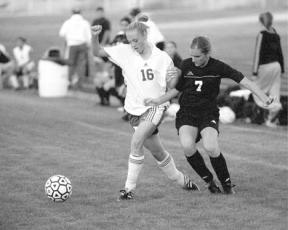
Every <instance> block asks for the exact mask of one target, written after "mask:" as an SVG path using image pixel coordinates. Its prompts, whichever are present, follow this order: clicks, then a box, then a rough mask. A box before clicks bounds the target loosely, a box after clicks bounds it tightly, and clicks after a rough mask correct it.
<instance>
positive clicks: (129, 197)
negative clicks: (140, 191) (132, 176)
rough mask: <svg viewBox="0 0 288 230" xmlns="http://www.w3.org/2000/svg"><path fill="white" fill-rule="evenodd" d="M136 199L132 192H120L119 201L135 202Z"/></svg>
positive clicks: (123, 190)
mask: <svg viewBox="0 0 288 230" xmlns="http://www.w3.org/2000/svg"><path fill="white" fill-rule="evenodd" d="M133 199H134V193H133V192H132V191H130V192H127V191H126V190H125V189H122V190H120V196H119V199H118V200H119V201H120V200H133Z"/></svg>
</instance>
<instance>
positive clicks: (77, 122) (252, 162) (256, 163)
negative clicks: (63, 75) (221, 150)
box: [74, 121, 288, 171]
mask: <svg viewBox="0 0 288 230" xmlns="http://www.w3.org/2000/svg"><path fill="white" fill-rule="evenodd" d="M74 123H76V124H77V125H80V126H82V127H85V128H89V129H92V130H97V131H101V132H106V133H110V134H113V135H119V134H121V135H122V136H126V137H131V134H129V133H127V132H123V131H119V130H114V129H110V128H102V127H99V126H96V125H93V124H89V123H86V122H81V121H76V122H74ZM163 142H165V144H167V145H169V146H170V147H174V148H175V147H176V148H179V147H180V144H176V143H175V142H174V141H172V140H169V139H163ZM226 156H227V157H228V158H231V159H232V160H237V161H243V162H245V163H249V164H254V165H261V166H265V167H269V168H274V169H279V170H286V171H288V167H287V166H285V165H278V164H277V165H276V164H271V163H269V162H265V161H262V160H252V159H249V158H247V157H242V156H236V155H232V154H226Z"/></svg>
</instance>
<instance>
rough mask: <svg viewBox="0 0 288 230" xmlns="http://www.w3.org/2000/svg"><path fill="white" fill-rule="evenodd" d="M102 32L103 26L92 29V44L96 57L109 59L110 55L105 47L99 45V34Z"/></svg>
mask: <svg viewBox="0 0 288 230" xmlns="http://www.w3.org/2000/svg"><path fill="white" fill-rule="evenodd" d="M101 30H102V26H100V25H95V26H92V27H91V33H92V42H93V46H92V47H93V48H92V50H93V54H94V55H95V56H101V57H109V54H108V53H106V52H105V50H104V49H103V47H102V46H101V45H100V43H99V34H100V32H101Z"/></svg>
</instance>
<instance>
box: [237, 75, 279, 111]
mask: <svg viewBox="0 0 288 230" xmlns="http://www.w3.org/2000/svg"><path fill="white" fill-rule="evenodd" d="M239 84H240V85H241V86H243V87H245V88H246V89H249V90H250V91H251V92H252V93H253V94H255V95H256V96H257V97H258V98H259V99H260V100H261V101H262V102H263V106H266V107H267V106H269V105H270V104H272V102H273V101H274V99H273V98H271V97H269V96H267V95H266V94H265V93H264V92H263V91H262V90H261V89H260V88H259V87H258V86H257V85H256V84H255V83H254V82H252V81H250V80H249V79H248V78H246V77H244V78H243V79H242V80H241V81H240V82H239Z"/></svg>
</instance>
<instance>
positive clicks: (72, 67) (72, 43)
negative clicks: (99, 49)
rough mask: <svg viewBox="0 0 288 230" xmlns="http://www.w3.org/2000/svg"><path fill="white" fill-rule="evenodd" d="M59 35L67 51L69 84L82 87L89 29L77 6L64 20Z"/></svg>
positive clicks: (89, 36)
mask: <svg viewBox="0 0 288 230" xmlns="http://www.w3.org/2000/svg"><path fill="white" fill-rule="evenodd" d="M59 35H60V37H63V38H64V39H65V42H66V47H67V51H68V60H69V81H70V86H72V87H76V88H77V87H82V81H83V79H84V76H85V72H86V61H87V56H88V50H89V49H90V46H91V30H90V24H89V22H88V21H87V20H86V19H84V17H83V16H82V15H81V10H80V9H79V8H74V9H73V10H72V16H71V17H70V18H69V19H68V20H66V21H65V22H64V24H63V25H62V27H61V29H60V32H59Z"/></svg>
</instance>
